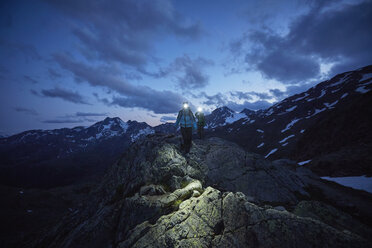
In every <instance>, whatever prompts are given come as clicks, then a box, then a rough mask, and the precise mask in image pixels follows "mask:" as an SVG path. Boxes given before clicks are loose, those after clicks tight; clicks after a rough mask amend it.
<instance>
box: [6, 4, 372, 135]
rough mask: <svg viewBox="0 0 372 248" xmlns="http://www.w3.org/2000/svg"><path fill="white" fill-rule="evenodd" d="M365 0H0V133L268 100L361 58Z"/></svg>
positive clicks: (148, 118) (261, 104)
mask: <svg viewBox="0 0 372 248" xmlns="http://www.w3.org/2000/svg"><path fill="white" fill-rule="evenodd" d="M371 6H372V3H371V1H368V0H365V1H362V0H355V1H352V0H344V1H336V0H333V1H321V0H307V1H302V0H301V1H300V0H286V1H274V0H260V1H239V0H234V1H221V0H214V1H212V0H210V1H171V0H159V1H156V0H154V1H141V0H140V1H134V0H130V1H129V0H121V1H116V0H109V1H93V0H92V1H91V0H79V1H76V0H74V1H72V0H71V1H70V0H67V1H62V0H50V1H49V0H45V1H34V0H31V1H2V2H1V4H0V11H1V15H0V105H1V109H0V117H1V122H0V132H1V133H7V134H12V133H16V132H20V131H24V130H28V129H52V128H61V127H72V126H77V125H85V126H87V125H91V124H92V123H94V122H96V121H99V120H102V119H103V118H105V117H106V116H110V117H114V116H119V117H120V118H122V119H123V120H124V121H127V120H137V121H145V122H147V123H149V124H150V125H157V124H160V123H161V120H172V118H174V116H175V114H176V113H177V111H178V109H179V108H180V106H181V104H182V102H183V101H185V100H187V101H189V102H190V103H191V104H192V107H197V106H202V107H203V108H204V109H205V111H206V112H209V111H212V110H213V109H215V108H216V107H220V106H228V107H230V108H232V109H234V110H235V111H241V110H242V109H244V108H250V109H253V110H257V109H262V108H267V107H269V106H270V105H271V104H272V103H274V102H277V101H280V100H281V99H283V98H285V97H287V96H289V95H292V94H295V93H298V92H302V91H303V90H306V89H308V88H310V87H312V86H313V85H314V84H316V83H319V82H321V81H322V80H324V79H326V78H328V77H330V76H333V75H335V74H336V73H339V72H343V71H347V70H353V69H356V68H358V67H361V66H365V65H368V64H371V58H372V56H371V55H372V49H371V46H370V44H372V32H370V24H371V23H372V7H371Z"/></svg>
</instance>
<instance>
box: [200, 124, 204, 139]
mask: <svg viewBox="0 0 372 248" xmlns="http://www.w3.org/2000/svg"><path fill="white" fill-rule="evenodd" d="M203 138H204V127H203V126H200V139H203Z"/></svg>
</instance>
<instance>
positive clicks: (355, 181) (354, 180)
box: [321, 176, 372, 193]
mask: <svg viewBox="0 0 372 248" xmlns="http://www.w3.org/2000/svg"><path fill="white" fill-rule="evenodd" d="M321 178H322V179H325V180H328V181H332V182H336V183H338V184H341V185H344V186H347V187H351V188H353V189H361V190H365V191H367V192H369V193H372V177H367V176H359V177H321Z"/></svg>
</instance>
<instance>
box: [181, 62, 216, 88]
mask: <svg viewBox="0 0 372 248" xmlns="http://www.w3.org/2000/svg"><path fill="white" fill-rule="evenodd" d="M212 64H213V62H212V61H210V60H206V59H204V58H201V57H198V58H197V59H195V60H192V59H190V57H188V56H186V55H185V56H183V57H180V58H177V59H176V60H175V62H174V67H175V68H176V70H180V71H183V75H182V76H180V77H177V81H178V86H180V88H181V89H197V88H203V87H205V86H206V85H207V84H208V81H209V77H208V75H206V74H205V73H204V72H203V71H202V69H203V68H204V67H206V66H208V65H212Z"/></svg>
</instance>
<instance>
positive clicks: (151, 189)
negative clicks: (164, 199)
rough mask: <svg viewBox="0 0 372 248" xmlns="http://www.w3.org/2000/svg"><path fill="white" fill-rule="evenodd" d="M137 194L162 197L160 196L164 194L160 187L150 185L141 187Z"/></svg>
mask: <svg viewBox="0 0 372 248" xmlns="http://www.w3.org/2000/svg"><path fill="white" fill-rule="evenodd" d="M139 194H140V195H162V194H165V190H164V189H163V187H162V186H161V185H153V184H150V185H146V186H143V187H141V189H140V192H139Z"/></svg>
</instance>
